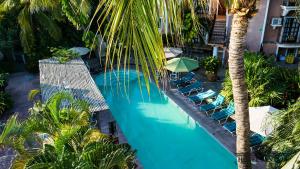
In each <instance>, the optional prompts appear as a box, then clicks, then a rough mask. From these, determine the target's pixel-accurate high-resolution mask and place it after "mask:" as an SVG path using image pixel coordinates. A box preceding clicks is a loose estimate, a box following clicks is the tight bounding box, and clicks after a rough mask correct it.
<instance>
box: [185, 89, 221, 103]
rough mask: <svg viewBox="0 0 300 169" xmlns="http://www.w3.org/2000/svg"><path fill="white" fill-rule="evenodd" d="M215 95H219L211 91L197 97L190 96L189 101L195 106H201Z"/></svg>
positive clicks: (201, 93)
mask: <svg viewBox="0 0 300 169" xmlns="http://www.w3.org/2000/svg"><path fill="white" fill-rule="evenodd" d="M215 95H217V93H216V92H215V91H213V90H210V89H209V90H207V91H205V92H200V93H198V94H197V95H195V96H189V100H190V101H191V102H193V103H194V104H201V103H202V102H203V101H204V100H205V99H208V98H211V97H213V96H215Z"/></svg>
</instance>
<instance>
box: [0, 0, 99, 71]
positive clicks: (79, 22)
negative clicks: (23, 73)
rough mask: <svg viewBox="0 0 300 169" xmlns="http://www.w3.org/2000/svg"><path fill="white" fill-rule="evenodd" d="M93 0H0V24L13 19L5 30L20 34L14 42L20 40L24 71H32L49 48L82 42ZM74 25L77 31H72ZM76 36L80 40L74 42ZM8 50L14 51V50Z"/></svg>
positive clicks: (47, 52) (44, 56)
mask: <svg viewBox="0 0 300 169" xmlns="http://www.w3.org/2000/svg"><path fill="white" fill-rule="evenodd" d="M92 1H94V0H28V1H22V0H0V25H2V24H4V21H7V20H11V19H12V20H13V21H11V23H13V24H12V25H10V26H9V27H8V28H9V29H10V30H14V31H13V32H17V33H19V37H14V38H16V39H17V40H14V41H15V42H18V41H19V40H20V43H21V45H22V48H23V51H24V52H25V54H26V55H27V68H28V69H29V70H30V71H33V72H35V71H37V65H38V63H37V62H38V60H39V59H41V58H47V57H49V56H50V55H51V54H50V51H49V47H53V46H67V47H69V46H73V45H74V44H78V42H81V36H82V35H83V29H82V28H83V27H84V25H85V26H86V25H87V22H88V16H89V14H90V12H91V9H92ZM16 16H17V17H16ZM71 24H72V25H71ZM16 25H18V27H16ZM74 26H75V27H76V28H77V29H78V30H79V29H80V31H77V30H75V28H74V29H73V27H74ZM61 28H64V29H61ZM68 30H71V31H68ZM74 32H76V33H74ZM0 33H1V26H0ZM62 35H64V36H62ZM78 36H80V37H79V38H76V39H75V42H74V40H73V39H74V38H73V37H78ZM18 38H19V39H18ZM0 42H1V39H0ZM2 42H8V41H7V40H6V41H2ZM68 43H69V44H68ZM0 49H1V48H0ZM10 49H12V50H13V49H14V47H13V46H12V47H10Z"/></svg>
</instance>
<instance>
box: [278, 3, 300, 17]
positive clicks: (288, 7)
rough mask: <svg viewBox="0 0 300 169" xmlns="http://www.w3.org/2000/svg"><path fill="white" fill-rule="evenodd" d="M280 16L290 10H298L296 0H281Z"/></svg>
mask: <svg viewBox="0 0 300 169" xmlns="http://www.w3.org/2000/svg"><path fill="white" fill-rule="evenodd" d="M281 8H282V10H283V11H282V16H286V15H287V14H288V13H289V12H290V11H295V10H299V7H298V6H297V5H296V0H283V1H282V5H281Z"/></svg>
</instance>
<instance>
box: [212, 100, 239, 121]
mask: <svg viewBox="0 0 300 169" xmlns="http://www.w3.org/2000/svg"><path fill="white" fill-rule="evenodd" d="M233 114H234V103H233V102H232V101H231V102H230V103H229V105H228V106H227V107H226V108H224V109H222V110H220V111H218V112H214V113H213V114H212V115H211V118H212V119H214V120H216V121H218V122H219V123H220V124H221V121H222V120H225V122H226V121H227V119H228V118H229V117H230V116H231V115H233Z"/></svg>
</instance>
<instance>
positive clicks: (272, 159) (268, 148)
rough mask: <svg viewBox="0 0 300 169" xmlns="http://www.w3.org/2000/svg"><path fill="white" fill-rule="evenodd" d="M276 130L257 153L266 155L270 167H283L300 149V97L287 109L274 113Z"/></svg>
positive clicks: (273, 121) (272, 120) (273, 120)
mask: <svg viewBox="0 0 300 169" xmlns="http://www.w3.org/2000/svg"><path fill="white" fill-rule="evenodd" d="M270 122H272V123H273V124H275V126H274V130H273V132H272V134H271V135H270V136H268V137H267V140H265V141H264V143H263V144H262V146H260V147H259V149H258V151H257V154H258V155H260V156H261V157H264V158H265V160H266V161H267V166H268V168H281V167H283V165H284V164H285V163H286V162H287V161H289V160H290V159H291V158H292V157H293V156H294V155H295V154H297V153H298V152H299V151H300V146H299V145H300V98H299V99H298V102H295V103H294V104H293V105H291V106H290V107H289V108H288V109H287V110H285V111H282V112H280V113H277V114H274V115H273V117H272V119H271V121H270Z"/></svg>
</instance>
